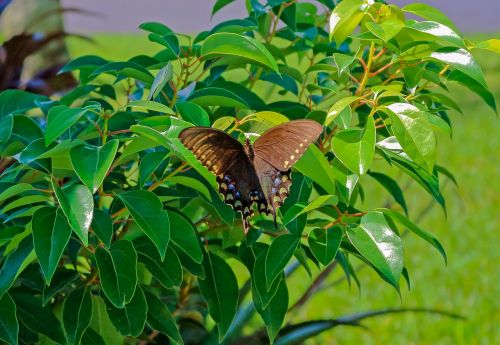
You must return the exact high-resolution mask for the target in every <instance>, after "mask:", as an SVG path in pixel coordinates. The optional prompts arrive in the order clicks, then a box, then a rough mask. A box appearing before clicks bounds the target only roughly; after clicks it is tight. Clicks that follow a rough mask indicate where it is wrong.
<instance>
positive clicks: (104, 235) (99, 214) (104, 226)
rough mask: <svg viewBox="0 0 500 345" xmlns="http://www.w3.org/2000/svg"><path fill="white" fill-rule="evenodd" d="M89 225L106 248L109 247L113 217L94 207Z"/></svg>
mask: <svg viewBox="0 0 500 345" xmlns="http://www.w3.org/2000/svg"><path fill="white" fill-rule="evenodd" d="M90 227H91V228H92V230H93V231H94V233H95V234H96V236H97V238H98V239H99V240H101V242H102V243H104V245H105V246H106V248H109V246H110V245H111V239H112V237H113V219H111V216H110V215H109V214H108V213H107V212H105V211H103V210H99V209H97V208H96V209H94V216H93V217H92V224H91V225H90Z"/></svg>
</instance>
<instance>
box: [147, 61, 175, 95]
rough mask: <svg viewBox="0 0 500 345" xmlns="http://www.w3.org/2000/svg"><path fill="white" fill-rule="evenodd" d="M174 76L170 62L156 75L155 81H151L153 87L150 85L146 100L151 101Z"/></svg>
mask: <svg viewBox="0 0 500 345" xmlns="http://www.w3.org/2000/svg"><path fill="white" fill-rule="evenodd" d="M173 76H174V67H173V65H172V63H171V62H169V63H167V64H166V65H165V66H164V67H163V68H162V69H161V70H160V71H158V74H156V77H155V80H154V81H153V85H151V89H150V90H149V94H148V100H153V99H155V98H156V97H158V95H159V94H160V92H161V91H162V90H163V88H164V87H165V85H167V83H168V82H169V81H170V80H171V79H172V77H173Z"/></svg>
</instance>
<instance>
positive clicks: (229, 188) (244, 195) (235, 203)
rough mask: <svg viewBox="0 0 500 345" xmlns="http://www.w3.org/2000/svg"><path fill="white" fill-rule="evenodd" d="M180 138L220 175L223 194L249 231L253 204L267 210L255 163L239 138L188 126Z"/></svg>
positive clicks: (206, 128) (217, 131)
mask: <svg viewBox="0 0 500 345" xmlns="http://www.w3.org/2000/svg"><path fill="white" fill-rule="evenodd" d="M179 138H180V139H181V142H182V143H183V144H184V146H186V147H187V148H188V149H189V150H191V151H192V152H193V153H194V155H195V156H196V158H198V160H199V161H200V162H201V163H202V164H203V165H205V166H206V167H207V168H208V169H209V170H210V171H211V172H213V173H214V174H215V175H217V184H218V186H219V193H221V194H222V196H223V198H224V202H225V203H226V204H228V205H230V206H231V207H233V208H234V209H235V211H240V212H241V214H242V221H243V228H244V230H245V233H246V232H248V229H249V223H248V221H249V218H250V217H251V216H252V215H253V209H252V207H253V203H254V202H256V203H257V208H258V210H259V211H264V210H267V202H266V199H265V197H264V193H263V192H262V189H261V187H260V183H259V179H258V177H257V175H256V173H255V169H254V166H253V164H252V162H251V161H250V159H249V158H248V156H247V155H246V153H245V150H244V149H243V145H241V144H240V143H239V142H238V141H237V140H236V139H234V138H232V137H231V136H229V135H228V134H226V133H225V132H223V131H220V130H217V129H214V128H208V127H190V128H186V129H184V130H183V131H182V132H181V133H180V134H179Z"/></svg>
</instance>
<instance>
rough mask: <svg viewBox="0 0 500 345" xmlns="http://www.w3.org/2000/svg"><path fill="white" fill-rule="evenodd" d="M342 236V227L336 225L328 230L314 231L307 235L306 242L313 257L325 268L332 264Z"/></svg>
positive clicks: (317, 229) (318, 229)
mask: <svg viewBox="0 0 500 345" xmlns="http://www.w3.org/2000/svg"><path fill="white" fill-rule="evenodd" d="M342 236H343V230H342V227H340V226H338V225H336V226H332V227H329V228H328V229H320V228H316V229H314V230H313V231H311V233H309V237H308V238H307V241H308V243H309V248H311V251H312V253H313V254H314V257H315V258H316V259H318V261H319V262H320V263H321V264H322V265H324V266H326V265H328V264H329V263H330V262H332V261H333V259H334V258H335V256H336V255H337V251H338V250H339V248H340V242H341V241H342Z"/></svg>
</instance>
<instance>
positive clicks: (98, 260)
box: [0, 0, 497, 344]
mask: <svg viewBox="0 0 500 345" xmlns="http://www.w3.org/2000/svg"><path fill="white" fill-rule="evenodd" d="M231 2H232V1H217V2H216V3H215V6H214V9H213V13H216V12H217V11H218V10H220V9H221V8H223V7H224V6H225V5H228V4H229V3H231ZM321 3H323V4H324V5H325V6H326V7H328V8H329V11H328V12H326V13H325V12H322V11H320V10H319V9H318V8H316V7H315V6H314V5H312V4H310V3H305V2H298V1H269V2H268V3H266V4H262V3H260V2H258V1H248V2H247V7H248V10H249V16H248V18H245V19H244V20H236V19H235V20H231V21H228V22H224V23H220V24H218V25H217V26H216V27H214V28H213V29H212V30H210V31H205V32H202V33H200V34H199V35H198V36H196V37H194V38H192V37H186V36H184V35H180V34H178V33H175V32H173V31H172V30H171V29H169V28H168V27H166V26H165V25H163V24H160V23H145V24H143V25H141V28H142V29H143V30H145V31H147V32H148V38H149V40H150V41H151V42H152V44H157V45H159V46H160V47H159V51H158V53H156V54H154V55H153V56H145V55H139V56H135V57H133V58H131V59H129V60H127V61H108V60H105V59H103V58H100V57H96V56H88V57H81V58H78V59H76V60H74V61H72V62H70V63H69V64H68V65H66V66H65V67H64V68H63V71H65V72H72V73H74V75H75V76H77V77H78V80H79V85H78V86H77V87H76V88H75V89H74V90H72V91H70V92H69V93H67V94H65V95H64V96H62V97H60V98H56V97H53V98H50V99H48V98H44V97H39V96H36V95H31V94H29V93H26V92H23V91H6V92H4V93H2V94H0V124H1V125H2V127H1V129H0V157H1V161H0V174H1V175H0V207H1V210H2V211H1V214H0V219H1V220H2V223H1V225H0V243H1V247H0V248H1V254H2V256H3V260H2V266H1V268H0V309H2V316H1V317H2V321H3V322H2V323H0V325H1V327H0V338H1V339H2V340H4V341H6V342H8V343H10V344H16V343H18V342H19V343H35V342H38V341H39V342H49V341H52V342H55V343H71V344H78V343H80V342H81V343H83V344H86V343H122V342H123V340H122V337H128V338H127V339H128V340H127V342H130V343H140V342H144V341H145V342H149V343H153V342H155V341H158V342H160V341H161V339H165V337H166V338H168V339H169V340H170V342H171V343H175V344H182V343H183V341H186V342H188V340H187V339H192V338H193V337H195V336H196V341H197V342H198V343H203V344H217V343H225V344H233V343H234V344H239V343H243V342H245V341H246V342H247V343H252V344H265V343H269V341H270V342H273V341H275V343H279V344H293V343H296V342H297V341H298V340H300V341H302V340H304V339H307V338H309V337H312V336H315V335H316V334H317V333H318V332H320V331H324V330H328V329H331V328H332V327H335V326H337V325H341V324H352V325H357V324H358V322H359V321H360V320H361V319H364V318H366V317H371V316H376V315H380V314H384V313H386V312H379V313H377V312H374V313H368V314H360V315H358V316H353V317H351V318H349V317H346V318H340V319H335V320H322V321H314V320H310V321H308V322H307V323H298V324H297V323H294V321H295V320H293V319H292V320H290V321H291V322H292V323H291V325H288V326H286V327H285V328H283V329H282V327H283V324H284V320H285V317H286V316H287V311H288V304H289V300H290V295H289V290H288V287H287V281H288V280H289V277H290V275H292V274H293V273H294V272H295V268H296V267H297V265H301V266H303V267H304V268H305V270H306V271H307V272H308V273H309V274H310V275H317V274H316V271H317V270H319V271H320V272H321V273H319V275H317V278H314V280H313V281H312V282H311V283H310V285H311V287H310V289H312V290H308V291H306V292H305V294H304V296H303V297H302V298H301V300H300V304H304V303H306V302H307V299H308V298H310V296H311V294H310V292H309V291H314V289H315V288H316V284H320V282H321V281H322V280H321V279H323V278H321V277H323V276H324V275H327V274H328V273H329V272H330V271H331V270H332V269H333V267H334V266H332V265H334V264H335V265H337V264H339V266H341V267H342V268H343V269H344V271H345V274H346V277H347V278H348V279H351V278H352V279H355V280H356V281H357V277H356V272H355V271H354V270H353V268H352V265H351V261H352V259H353V258H357V259H360V260H361V261H362V262H365V263H366V264H367V265H368V266H369V267H371V268H372V269H373V271H374V272H375V273H376V274H378V275H379V276H380V278H381V279H383V280H384V281H386V282H387V283H389V284H390V285H392V286H393V287H394V288H395V289H397V291H398V292H399V291H400V280H401V278H403V279H405V280H408V279H409V278H408V271H407V269H406V262H405V258H404V256H403V251H404V241H403V239H402V231H401V230H402V229H403V228H404V229H408V230H409V231H410V232H412V233H413V234H415V235H417V236H418V237H420V238H422V239H423V240H425V241H426V242H428V243H429V244H431V245H432V246H433V247H434V248H435V249H436V250H437V251H438V252H439V253H440V254H441V255H442V256H443V257H444V259H445V260H446V254H445V251H444V249H443V246H442V245H441V243H440V242H439V241H438V240H437V239H436V237H435V236H434V235H432V234H431V233H430V232H428V231H425V230H423V229H421V228H420V227H419V226H417V225H416V224H415V223H414V222H413V221H412V220H411V217H410V216H408V215H407V213H408V205H407V202H406V200H409V198H405V196H408V195H407V194H405V190H404V189H402V188H401V187H400V186H399V184H398V182H399V181H398V179H397V178H394V175H395V174H396V173H398V172H401V173H402V174H405V175H407V177H408V178H409V179H411V180H414V181H415V182H416V183H417V184H419V185H420V186H422V187H423V189H424V191H425V192H427V193H428V194H429V195H430V196H431V197H432V198H433V199H435V201H436V202H437V203H439V204H441V205H442V206H443V208H444V206H445V202H444V197H443V195H442V192H441V185H440V182H441V181H442V180H443V178H449V174H448V173H446V170H444V169H443V168H442V167H440V166H438V165H437V163H436V156H437V153H436V152H437V139H436V138H437V137H438V136H437V135H436V133H446V134H449V133H451V131H450V128H451V123H450V118H449V116H448V112H449V111H451V110H457V106H456V104H455V103H454V102H453V101H452V100H451V99H450V98H449V97H448V96H447V94H446V93H447V90H448V86H447V85H448V84H449V83H451V82H457V83H459V84H462V85H464V86H466V87H467V88H469V89H470V90H471V91H472V92H474V93H476V94H477V95H478V96H479V97H481V98H482V99H483V100H484V101H485V102H486V104H488V106H490V107H491V108H493V109H495V110H496V105H495V100H494V98H493V95H492V93H491V91H490V90H489V89H488V86H487V85H486V82H485V78H484V76H483V73H482V71H481V68H480V67H479V65H478V64H477V63H476V62H475V60H474V58H473V57H472V55H471V54H470V52H469V50H470V49H471V48H474V47H479V48H484V49H490V50H493V51H495V47H496V46H497V44H496V41H495V40H490V41H483V42H479V43H477V44H475V43H471V42H469V41H466V40H464V39H463V38H462V36H461V34H460V33H459V32H457V31H456V29H455V28H454V27H453V25H452V23H451V22H450V21H449V19H447V17H446V16H444V15H443V14H442V13H441V12H439V11H437V10H435V9H433V8H432V7H430V6H427V5H421V4H419V5H417V4H415V5H410V6H407V7H405V8H403V9H399V8H398V7H396V6H393V5H386V4H384V3H382V2H371V1H363V0H354V1H351V0H344V1H342V2H340V4H339V5H337V6H335V5H334V3H333V2H331V1H321ZM405 13H412V14H416V15H418V16H420V17H422V18H423V19H425V21H416V20H410V19H406V18H405ZM356 28H359V30H356ZM299 118H309V119H313V120H315V121H318V122H319V123H321V124H322V125H323V127H324V131H323V134H322V135H321V137H320V139H319V140H318V143H317V145H315V146H311V147H310V148H309V149H308V150H307V152H306V153H305V154H304V156H303V157H302V158H301V159H300V160H299V161H298V162H297V164H296V165H295V166H294V168H293V175H292V178H293V181H294V182H293V184H292V189H291V195H290V197H289V198H288V200H287V201H286V202H285V204H284V205H283V207H282V208H281V209H280V212H279V214H278V220H277V228H275V227H274V225H273V224H272V220H271V219H269V218H267V217H265V216H263V215H258V216H255V217H254V218H253V219H252V221H251V230H250V232H249V233H248V235H247V236H246V237H245V236H244V234H243V233H242V230H241V224H240V223H239V222H238V221H235V219H238V217H234V212H233V211H232V210H231V209H230V208H229V207H228V206H227V205H225V204H224V203H223V202H222V201H221V200H220V197H219V195H218V194H217V191H216V189H215V188H214V187H215V183H214V182H215V178H214V176H213V175H212V174H211V173H210V172H209V171H208V170H207V169H206V168H205V167H204V166H202V165H201V163H200V162H199V161H197V160H196V158H195V157H194V156H193V154H192V153H191V152H190V151H189V150H187V149H186V148H184V147H183V146H182V144H181V143H180V141H179V139H178V135H179V132H180V131H181V130H182V129H183V128H186V127H189V126H192V125H211V126H213V127H214V128H219V129H222V130H225V131H226V132H228V133H230V134H231V135H233V136H234V137H235V138H238V139H242V138H243V137H244V136H243V134H244V133H252V134H253V135H260V134H262V133H263V132H264V131H265V130H267V129H268V128H270V127H272V126H274V125H277V124H279V123H282V122H286V121H288V120H292V119H299ZM375 163H379V164H375ZM374 166H376V167H378V168H379V167H380V166H383V169H382V170H379V171H374V169H375V168H373V167H374ZM379 169H380V168H379ZM366 175H369V176H371V177H372V178H366V179H365V176H366ZM374 183H376V184H380V185H382V187H383V188H385V189H386V190H387V192H388V196H390V197H391V198H392V199H394V201H395V203H390V204H389V206H387V205H385V204H383V203H382V202H380V203H379V204H378V205H377V206H376V207H379V208H373V209H361V208H362V207H363V204H362V202H361V200H362V199H363V198H364V190H365V188H364V187H365V186H370V185H371V184H374ZM380 207H384V208H380ZM405 214H406V215H405ZM398 227H400V228H399V229H398ZM406 255H411V254H409V253H406ZM236 262H238V263H236ZM297 263H298V264H297ZM313 270H314V272H313ZM246 277H249V281H248V283H244V279H245V278H246ZM320 278H321V279H320ZM255 312H256V313H255ZM255 314H258V315H259V316H260V318H261V322H262V324H264V325H265V326H266V327H267V335H265V334H266V332H262V331H256V332H255V334H251V335H248V337H249V338H247V337H244V336H243V333H242V329H243V325H244V324H245V322H246V321H248V320H249V319H250V318H252V317H253V315H255ZM214 323H215V326H214ZM192 325H196V327H197V328H193V326H192ZM280 329H281V331H280ZM195 334H196V335H195ZM263 334H264V335H263ZM156 337H157V339H155V338H156ZM49 339H50V340H49ZM183 339H184V340H183ZM165 341H166V340H165ZM190 341H191V340H190Z"/></svg>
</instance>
